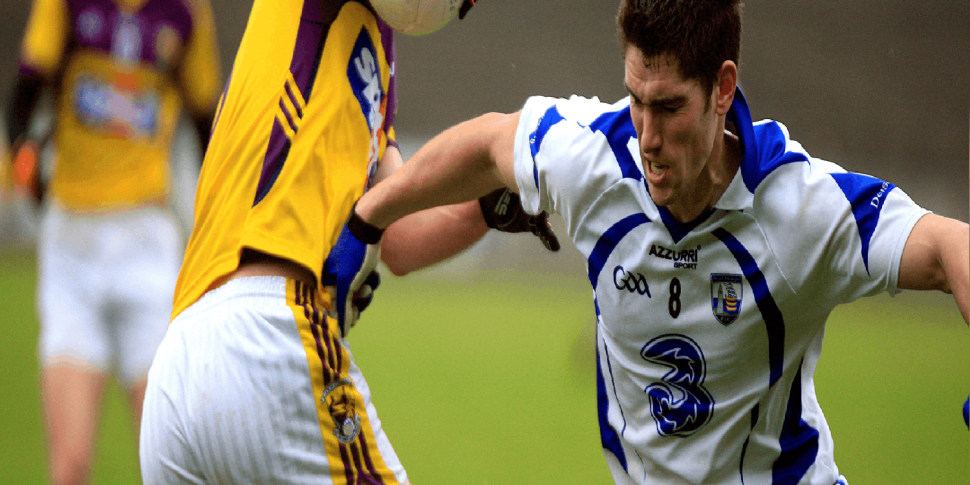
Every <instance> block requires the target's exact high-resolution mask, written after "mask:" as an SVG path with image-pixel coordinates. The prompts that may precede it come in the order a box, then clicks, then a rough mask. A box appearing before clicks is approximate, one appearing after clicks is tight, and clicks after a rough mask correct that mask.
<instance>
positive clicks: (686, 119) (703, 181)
mask: <svg viewBox="0 0 970 485" xmlns="http://www.w3.org/2000/svg"><path fill="white" fill-rule="evenodd" d="M625 64H626V76H625V82H626V87H627V90H628V91H629V93H630V114H631V119H632V120H633V124H634V127H635V129H636V132H637V137H638V141H639V147H640V150H639V151H640V159H641V162H642V165H643V168H644V174H645V175H646V182H647V186H648V188H649V190H650V196H651V198H652V199H653V201H654V203H655V204H657V205H658V206H665V207H667V209H668V210H669V211H670V212H671V214H672V215H674V217H675V218H677V219H678V220H681V222H686V221H689V220H691V219H693V218H694V217H696V216H697V215H699V214H700V213H701V212H703V211H704V210H705V208H706V206H707V205H708V201H709V194H710V192H711V191H710V186H711V183H710V182H711V179H710V177H709V176H708V175H709V174H707V172H708V166H709V164H710V162H711V160H712V158H713V157H712V154H714V151H715V148H716V142H717V138H716V135H717V126H718V123H717V116H716V113H715V112H714V110H713V109H712V101H711V96H708V95H707V93H706V91H707V90H706V89H703V88H702V87H701V85H700V83H699V82H697V81H695V80H684V79H683V78H682V76H681V74H680V68H679V65H678V63H677V61H676V60H675V59H673V58H671V57H669V56H661V57H656V58H651V59H644V57H643V56H642V54H641V53H640V51H639V50H638V49H636V48H632V47H631V48H629V49H628V50H627V53H626V56H625ZM682 218H684V219H682Z"/></svg>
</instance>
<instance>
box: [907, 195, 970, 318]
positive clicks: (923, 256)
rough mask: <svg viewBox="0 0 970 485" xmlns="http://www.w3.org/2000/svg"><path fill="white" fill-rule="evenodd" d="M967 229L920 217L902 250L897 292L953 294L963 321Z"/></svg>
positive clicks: (969, 251) (969, 263) (969, 249)
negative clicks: (930, 291)
mask: <svg viewBox="0 0 970 485" xmlns="http://www.w3.org/2000/svg"><path fill="white" fill-rule="evenodd" d="M968 278H970V226H967V224H965V223H963V222H960V221H957V220H954V219H949V218H946V217H941V216H938V215H935V214H927V215H925V216H923V217H922V218H921V219H920V220H919V222H917V223H916V226H915V227H913V231H912V232H911V233H910V235H909V238H908V239H907V240H906V246H905V248H904V249H903V257H902V260H901V261H900V263H899V288H900V289H907V290H940V291H943V292H946V293H951V294H953V298H954V299H955V300H956V302H957V307H959V309H960V313H961V314H963V320H964V321H965V322H968V323H970V317H968V298H970V294H968V291H970V286H968V285H970V282H968Z"/></svg>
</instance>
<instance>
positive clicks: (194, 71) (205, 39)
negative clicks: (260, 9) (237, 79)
mask: <svg viewBox="0 0 970 485" xmlns="http://www.w3.org/2000/svg"><path fill="white" fill-rule="evenodd" d="M191 5H192V15H193V28H192V33H191V34H190V37H189V41H188V43H187V44H186V47H185V53H184V55H183V57H182V62H181V64H180V66H179V70H178V73H177V75H178V81H179V88H180V90H181V94H182V99H183V100H184V101H185V106H186V109H187V111H188V113H189V114H190V115H191V117H192V125H193V126H194V127H195V131H196V134H197V135H198V136H199V146H200V147H201V151H202V153H203V154H204V153H205V151H206V149H207V148H208V145H209V138H210V137H211V130H212V121H213V119H214V116H215V109H216V104H217V101H218V100H219V90H220V89H221V83H222V76H221V70H220V64H219V47H218V44H217V42H216V27H215V21H214V19H213V14H212V7H211V5H210V4H209V2H208V0H198V1H196V2H192V3H191Z"/></svg>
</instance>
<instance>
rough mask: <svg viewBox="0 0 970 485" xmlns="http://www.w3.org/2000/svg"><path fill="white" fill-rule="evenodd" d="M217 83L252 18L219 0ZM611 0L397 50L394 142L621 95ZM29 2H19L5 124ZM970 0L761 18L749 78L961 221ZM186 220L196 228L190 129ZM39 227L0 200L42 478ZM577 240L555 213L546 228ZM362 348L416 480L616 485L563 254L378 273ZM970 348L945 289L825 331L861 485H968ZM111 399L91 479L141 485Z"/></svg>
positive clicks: (24, 447) (840, 147)
mask: <svg viewBox="0 0 970 485" xmlns="http://www.w3.org/2000/svg"><path fill="white" fill-rule="evenodd" d="M210 1H211V2H212V6H213V8H214V10H215V14H216V15H215V18H216V22H217V24H216V26H217V29H218V37H219V45H220V48H221V52H222V71H223V75H224V76H225V74H227V73H228V72H229V69H230V67H231V64H232V60H233V57H234V55H235V51H236V46H237V45H238V42H239V39H240V38H241V36H242V34H243V30H244V28H245V25H246V22H247V18H248V15H249V8H250V5H251V2H247V1H243V0H231V1H230V0H210ZM616 4H617V2H615V1H612V0H566V1H557V2H551V1H548V0H480V1H479V5H478V6H477V7H475V9H473V10H472V11H471V13H470V14H469V16H468V17H467V18H466V19H465V20H463V21H460V22H459V21H454V22H453V23H452V24H450V25H449V26H447V27H445V28H444V29H443V30H442V31H440V32H437V33H434V34H431V35H428V36H424V37H407V36H403V35H398V37H397V41H398V44H397V53H398V66H397V69H398V82H399V85H398V87H399V106H398V115H397V116H398V117H397V122H396V128H397V131H398V135H399V141H400V143H401V146H402V151H404V153H405V156H408V155H409V154H411V153H413V152H414V151H415V150H416V149H417V147H419V146H420V145H421V143H423V142H424V141H426V140H427V139H428V138H429V137H430V136H432V135H434V134H435V133H437V132H439V131H441V130H443V129H445V128H447V127H449V126H451V125H453V124H455V123H457V122H460V121H462V120H465V119H468V118H471V117H474V116H477V115H479V114H482V113H485V112H488V111H502V112H511V111H515V110H517V109H519V107H520V106H521V105H522V104H523V103H524V101H525V99H526V98H527V97H528V96H530V95H536V94H541V95H547V96H569V95H572V94H577V95H582V96H586V97H593V96H597V97H599V98H601V99H603V100H605V101H610V102H612V101H615V100H617V99H619V98H621V97H623V96H624V95H625V89H624V88H623V84H622V81H623V64H622V59H621V56H620V53H619V49H618V47H617V45H616V40H615V28H614V16H615V10H616ZM29 9H30V1H29V0H4V1H3V2H2V3H0V16H2V18H4V19H5V28H4V29H2V30H0V109H2V110H3V113H6V109H7V108H6V106H7V103H8V102H9V96H10V94H11V93H10V89H11V87H12V85H13V82H14V81H15V78H16V74H17V58H18V54H19V46H20V39H21V35H22V33H23V26H24V25H25V23H26V19H27V16H28V14H29ZM968 32H970V2H948V1H943V0H926V1H920V2H917V1H915V0H899V1H887V2H878V4H877V5H873V4H871V3H869V2H836V1H828V0H822V1H814V2H789V1H777V0H776V1H767V0H764V1H753V0H752V1H748V2H746V6H745V17H744V33H743V41H742V54H741V63H740V80H739V84H740V85H741V87H742V89H743V90H744V91H745V94H746V97H747V99H748V101H749V104H750V106H751V110H752V115H753V117H754V119H762V118H772V119H776V120H779V121H781V122H783V123H784V124H785V125H786V126H787V127H788V128H789V131H790V133H791V136H792V138H793V139H795V140H798V141H800V142H801V143H802V145H803V146H804V147H805V148H806V150H807V151H808V152H809V153H810V154H812V155H813V156H815V157H819V158H824V159H827V160H830V161H833V162H836V163H838V164H840V165H842V166H843V167H845V168H846V169H847V170H850V171H855V172H862V173H867V174H870V175H873V176H876V177H879V178H882V179H885V180H888V181H891V182H893V183H894V184H896V185H897V186H899V187H900V188H902V189H903V190H905V191H906V192H907V193H908V194H909V195H910V196H911V197H912V198H913V199H914V200H915V201H916V202H917V203H919V204H920V205H922V206H924V207H926V208H928V209H930V210H933V211H934V212H936V213H938V214H942V215H945V216H948V217H953V218H956V219H960V220H962V221H967V220H968V201H970V193H968V187H970V175H968V167H970V158H968V151H967V150H968V147H970V139H968V138H970V35H968ZM178 143H179V144H178V148H177V150H176V153H177V156H176V158H177V160H176V170H175V171H174V176H175V177H176V179H177V180H176V188H177V190H178V193H177V194H176V196H175V198H174V200H175V203H176V206H177V207H176V209H177V210H179V211H181V212H182V213H183V215H184V217H186V218H187V219H188V218H190V216H191V200H192V193H193V190H194V189H193V182H192V181H193V177H194V171H193V168H192V167H193V166H194V164H195V161H194V158H195V157H197V156H198V153H197V151H198V147H197V144H196V143H195V142H194V140H193V137H192V136H191V135H187V136H180V137H179V142H178ZM35 220H36V213H35V212H34V211H33V209H32V208H31V207H30V206H29V205H27V204H24V203H21V202H19V201H16V200H10V199H6V200H4V202H3V204H2V205H0V344H2V345H3V348H4V349H5V351H4V353H2V354H0V363H2V368H3V369H4V372H3V373H2V377H0V393H2V395H3V396H4V397H3V398H2V399H0V401H2V402H3V403H4V404H2V405H0V483H44V474H45V472H44V442H43V427H42V417H41V415H40V411H39V409H40V407H39V405H40V402H39V390H38V382H37V375H38V374H37V372H38V370H37V362H36V338H37V337H36V335H37V329H36V326H37V322H36V317H35V315H34V293H33V292H34V288H33V285H34V284H35V279H34V278H35V276H34V266H33V265H34V260H33V244H34V238H35V234H36V233H35V226H34V222H35ZM554 222H555V224H556V227H557V228H559V230H560V233H561V234H562V233H563V229H562V226H561V224H560V221H559V220H555V221H554ZM385 274H386V275H387V278H385V286H384V287H383V288H382V290H381V293H379V297H378V299H377V300H376V301H375V304H374V307H373V309H372V310H369V311H368V314H369V315H368V317H369V318H368V319H367V320H365V321H364V322H362V325H361V326H359V327H358V328H357V329H356V330H355V333H354V334H353V335H352V336H351V341H352V342H353V344H354V352H355V355H356V356H357V359H358V363H359V364H360V365H361V367H362V368H363V369H364V371H365V372H366V373H367V376H368V379H369V380H370V381H371V387H372V388H373V389H375V402H376V405H377V406H378V409H379V410H380V411H381V413H382V414H381V416H382V418H383V420H384V421H385V427H386V429H387V430H388V432H389V434H390V437H391V439H392V442H393V443H395V447H396V448H397V450H398V453H399V454H400V456H401V458H402V460H403V461H404V464H405V466H406V467H408V469H409V471H410V473H411V477H412V482H414V483H415V484H416V485H422V484H446V483H469V482H470V483H602V484H607V483H610V480H609V477H608V473H607V471H606V469H605V465H604V463H603V459H602V455H601V451H600V446H599V435H598V430H597V428H596V414H595V413H596V409H595V381H594V378H595V374H594V369H595V367H594V366H595V364H594V361H593V350H594V348H593V328H592V325H593V318H594V317H593V310H592V304H591V298H590V292H589V289H588V282H586V281H585V277H584V271H583V261H582V259H581V258H580V257H579V255H578V253H577V252H576V251H575V249H573V248H572V247H571V245H569V244H566V245H565V247H564V249H563V251H562V252H561V253H559V254H555V255H552V254H549V253H547V252H545V251H544V250H543V249H542V247H541V245H540V244H539V243H538V242H536V241H535V240H533V239H532V238H530V237H525V236H521V237H509V236H502V235H489V236H487V237H486V238H485V239H484V240H483V241H482V242H481V243H479V244H477V245H476V246H474V247H473V248H472V249H471V250H469V251H468V252H466V253H465V254H463V255H461V256H459V257H457V258H455V259H453V260H451V261H449V262H447V263H445V264H442V265H439V266H437V267H434V268H430V269H427V270H424V271H421V272H419V273H417V274H415V275H411V276H408V277H406V278H393V277H390V276H389V273H387V272H385ZM968 342H970V339H968V332H967V329H966V328H965V325H964V324H963V323H962V320H961V319H960V316H959V313H958V312H957V311H956V309H955V305H953V303H952V298H950V297H948V296H945V295H926V294H917V293H907V294H903V295H901V296H899V297H896V298H889V297H877V298H874V299H870V300H866V301H861V302H857V303H855V304H853V305H849V306H847V307H845V308H842V309H840V310H839V311H837V312H836V314H835V315H833V318H832V320H831V321H830V324H829V330H828V335H827V337H826V347H825V352H824V354H823V358H822V362H821V363H820V365H819V369H818V372H817V374H816V383H817V388H818V389H817V391H818V395H819V399H820V401H821V403H822V407H823V409H824V410H825V411H826V413H827V417H828V419H829V422H830V425H831V427H832V431H833V435H834V437H835V440H836V459H837V462H838V463H839V465H840V467H841V470H842V472H843V473H845V474H846V475H847V476H848V478H849V479H850V481H851V482H852V483H853V484H854V485H858V484H859V483H966V478H967V476H968V472H970V454H968V453H967V450H968V444H970V439H968V433H967V429H966V427H965V426H964V425H963V423H962V420H961V418H960V409H961V407H962V404H963V401H964V400H965V399H966V396H967V391H968V390H970V352H968ZM124 406H125V404H124V402H123V400H121V399H119V398H118V393H117V390H116V389H113V390H111V391H110V392H109V393H108V395H107V397H106V407H105V411H104V419H103V420H102V428H103V431H104V432H102V433H101V442H100V445H99V454H98V458H97V460H98V461H97V464H96V468H95V483H132V482H137V476H138V475H137V460H136V451H135V450H134V438H132V437H131V433H130V432H129V431H130V430H129V429H128V426H129V425H128V423H127V421H126V419H127V415H126V414H125V413H127V411H126V410H125V409H124Z"/></svg>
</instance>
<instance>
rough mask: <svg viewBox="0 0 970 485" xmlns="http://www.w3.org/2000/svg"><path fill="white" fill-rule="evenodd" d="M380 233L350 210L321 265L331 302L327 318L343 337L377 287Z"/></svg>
mask: <svg viewBox="0 0 970 485" xmlns="http://www.w3.org/2000/svg"><path fill="white" fill-rule="evenodd" d="M383 233H384V230H383V229H379V228H377V227H375V226H373V225H371V224H368V223H367V222H365V221H364V220H363V219H361V218H360V216H358V215H357V211H356V210H355V209H351V211H350V218H349V219H347V223H346V224H345V225H344V228H343V230H342V231H341V232H340V236H339V237H338V238H337V244H335V245H334V247H333V249H331V250H330V254H329V255H328V256H327V260H326V261H324V263H323V274H322V278H321V279H322V280H323V285H324V286H325V287H326V289H327V291H329V292H330V293H331V297H332V298H331V301H332V302H333V305H332V306H333V308H332V310H331V315H330V316H331V317H332V318H334V319H336V320H337V323H338V325H339V326H340V335H341V336H342V337H345V336H346V335H347V332H349V331H350V329H351V328H352V327H353V326H354V325H355V324H356V323H357V318H359V317H360V312H361V311H363V309H364V308H367V305H369V304H370V301H371V299H372V298H373V291H374V290H375V289H376V288H377V286H378V285H379V284H380V276H379V275H378V274H377V272H376V271H374V268H376V267H377V262H378V261H379V260H380V255H381V246H380V242H381V236H382V235H383ZM368 287H369V290H368V289H367V288H368ZM355 300H356V302H357V304H356V305H355Z"/></svg>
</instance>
